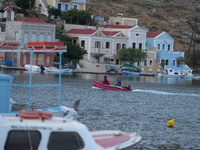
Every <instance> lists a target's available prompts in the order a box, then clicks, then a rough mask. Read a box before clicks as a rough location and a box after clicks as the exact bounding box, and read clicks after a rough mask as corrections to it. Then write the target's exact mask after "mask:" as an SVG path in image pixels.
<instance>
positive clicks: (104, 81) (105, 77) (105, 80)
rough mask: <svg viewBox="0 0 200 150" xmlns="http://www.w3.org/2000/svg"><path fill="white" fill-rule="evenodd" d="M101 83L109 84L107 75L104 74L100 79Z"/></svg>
mask: <svg viewBox="0 0 200 150" xmlns="http://www.w3.org/2000/svg"><path fill="white" fill-rule="evenodd" d="M102 83H103V84H106V85H110V82H109V81H108V79H107V76H104V80H103V81H102Z"/></svg>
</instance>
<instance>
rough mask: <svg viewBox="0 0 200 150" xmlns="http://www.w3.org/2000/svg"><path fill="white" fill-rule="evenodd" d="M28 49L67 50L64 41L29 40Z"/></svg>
mask: <svg viewBox="0 0 200 150" xmlns="http://www.w3.org/2000/svg"><path fill="white" fill-rule="evenodd" d="M27 49H28V50H66V49H67V47H66V46H65V45H64V43H63V42H28V44H27Z"/></svg>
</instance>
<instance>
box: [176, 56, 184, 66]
mask: <svg viewBox="0 0 200 150" xmlns="http://www.w3.org/2000/svg"><path fill="white" fill-rule="evenodd" d="M176 62H177V65H184V64H185V59H184V58H183V57H178V58H176Z"/></svg>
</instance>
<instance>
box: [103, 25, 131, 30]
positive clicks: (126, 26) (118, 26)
mask: <svg viewBox="0 0 200 150" xmlns="http://www.w3.org/2000/svg"><path fill="white" fill-rule="evenodd" d="M133 27H135V26H129V25H105V26H104V28H117V29H131V28H133Z"/></svg>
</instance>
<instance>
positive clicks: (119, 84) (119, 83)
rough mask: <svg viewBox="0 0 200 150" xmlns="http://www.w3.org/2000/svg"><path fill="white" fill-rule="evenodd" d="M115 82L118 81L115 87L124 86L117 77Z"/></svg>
mask: <svg viewBox="0 0 200 150" xmlns="http://www.w3.org/2000/svg"><path fill="white" fill-rule="evenodd" d="M115 80H116V83H115V86H122V82H121V80H120V79H119V77H116V78H115Z"/></svg>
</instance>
